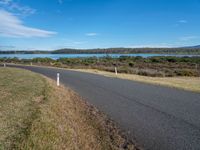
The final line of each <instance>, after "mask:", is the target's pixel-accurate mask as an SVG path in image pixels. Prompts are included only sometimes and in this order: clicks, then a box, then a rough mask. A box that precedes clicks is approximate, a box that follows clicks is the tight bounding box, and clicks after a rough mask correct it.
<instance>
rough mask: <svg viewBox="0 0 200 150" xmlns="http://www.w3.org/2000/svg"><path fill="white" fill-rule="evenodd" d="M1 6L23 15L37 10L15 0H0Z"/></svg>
mask: <svg viewBox="0 0 200 150" xmlns="http://www.w3.org/2000/svg"><path fill="white" fill-rule="evenodd" d="M0 7H2V8H3V9H5V10H7V11H11V12H14V13H15V14H18V15H23V16H27V15H31V14H34V13H35V12H36V9H33V8H31V7H29V6H24V5H20V4H19V3H16V2H14V1H13V0H0Z"/></svg>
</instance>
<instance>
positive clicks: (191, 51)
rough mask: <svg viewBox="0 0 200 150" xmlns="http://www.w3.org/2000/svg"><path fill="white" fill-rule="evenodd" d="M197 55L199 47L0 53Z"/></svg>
mask: <svg viewBox="0 0 200 150" xmlns="http://www.w3.org/2000/svg"><path fill="white" fill-rule="evenodd" d="M138 53H149V54H199V55H200V45H199V46H193V47H182V48H106V49H69V48H65V49H59V50H54V51H40V50H37V51H35V50H34V51H25V50H23V51H0V54H138Z"/></svg>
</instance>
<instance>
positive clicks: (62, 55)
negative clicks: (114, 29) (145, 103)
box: [0, 54, 200, 59]
mask: <svg viewBox="0 0 200 150" xmlns="http://www.w3.org/2000/svg"><path fill="white" fill-rule="evenodd" d="M106 56H110V57H113V58H118V57H120V56H135V57H136V56H141V57H144V58H147V57H153V56H176V57H186V56H187V57H194V56H199V57H200V55H179V54H0V58H5V57H6V58H14V57H17V58H19V59H33V58H46V57H48V58H52V59H59V58H88V57H106Z"/></svg>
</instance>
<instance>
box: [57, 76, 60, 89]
mask: <svg viewBox="0 0 200 150" xmlns="http://www.w3.org/2000/svg"><path fill="white" fill-rule="evenodd" d="M57 86H60V73H57Z"/></svg>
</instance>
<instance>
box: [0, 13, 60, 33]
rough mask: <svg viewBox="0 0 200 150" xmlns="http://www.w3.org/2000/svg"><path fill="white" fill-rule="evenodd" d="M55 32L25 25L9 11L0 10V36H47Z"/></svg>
mask: <svg viewBox="0 0 200 150" xmlns="http://www.w3.org/2000/svg"><path fill="white" fill-rule="evenodd" d="M54 34H56V32H52V31H46V30H41V29H37V28H32V27H27V26H25V25H24V24H23V22H22V21H21V20H20V19H19V18H18V17H16V16H15V15H13V14H12V13H10V12H7V11H5V10H0V36H4V37H49V36H52V35H54Z"/></svg>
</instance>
